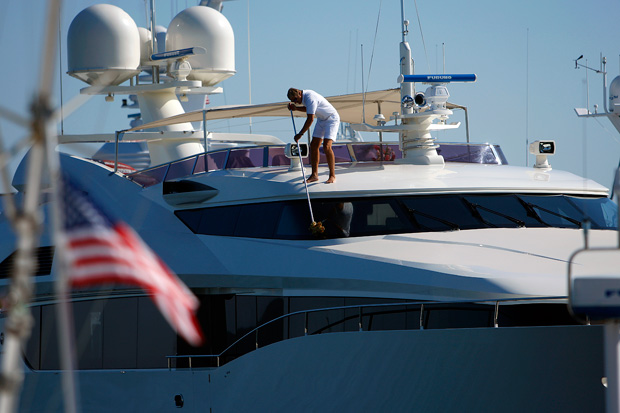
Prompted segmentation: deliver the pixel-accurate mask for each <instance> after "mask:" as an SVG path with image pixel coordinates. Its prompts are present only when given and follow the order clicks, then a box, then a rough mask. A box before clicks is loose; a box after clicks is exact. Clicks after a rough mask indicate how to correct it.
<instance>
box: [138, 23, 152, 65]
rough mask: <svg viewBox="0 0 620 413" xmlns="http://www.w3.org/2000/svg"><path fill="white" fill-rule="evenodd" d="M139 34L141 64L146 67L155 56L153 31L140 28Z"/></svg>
mask: <svg viewBox="0 0 620 413" xmlns="http://www.w3.org/2000/svg"><path fill="white" fill-rule="evenodd" d="M138 33H139V34H140V64H141V65H143V66H144V65H145V64H146V63H147V62H149V61H150V59H151V55H152V54H153V45H152V43H151V42H152V37H151V31H150V30H149V29H146V28H144V27H138Z"/></svg>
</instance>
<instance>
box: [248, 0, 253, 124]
mask: <svg viewBox="0 0 620 413" xmlns="http://www.w3.org/2000/svg"><path fill="white" fill-rule="evenodd" d="M250 60H251V59H250V0H248V93H249V99H250V105H251V104H252V67H251V65H250ZM250 133H252V118H251V117H250Z"/></svg>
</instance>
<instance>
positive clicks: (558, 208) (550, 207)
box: [520, 195, 600, 228]
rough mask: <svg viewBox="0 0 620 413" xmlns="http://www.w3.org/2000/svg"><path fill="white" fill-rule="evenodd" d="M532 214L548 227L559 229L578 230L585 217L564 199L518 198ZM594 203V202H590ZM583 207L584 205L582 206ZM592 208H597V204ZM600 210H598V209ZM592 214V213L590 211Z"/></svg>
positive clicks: (554, 197)
mask: <svg viewBox="0 0 620 413" xmlns="http://www.w3.org/2000/svg"><path fill="white" fill-rule="evenodd" d="M520 198H521V199H522V200H523V201H524V202H525V203H526V205H527V206H528V207H530V208H531V209H532V210H533V212H534V213H535V214H536V215H537V216H538V217H539V219H540V220H542V222H543V223H545V224H546V225H548V226H552V227H559V228H579V227H580V225H581V221H583V219H584V218H585V215H584V214H583V213H582V212H581V211H580V210H579V209H577V208H575V206H574V204H572V203H570V202H569V201H568V200H567V199H566V197H564V196H561V195H558V196H526V195H523V196H520ZM590 201H594V200H590ZM584 206H585V205H584ZM593 207H597V208H598V207H599V206H598V204H595V205H593ZM599 210H600V208H599ZM592 212H594V211H593V210H592Z"/></svg>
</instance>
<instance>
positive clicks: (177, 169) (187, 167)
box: [166, 157, 196, 181]
mask: <svg viewBox="0 0 620 413" xmlns="http://www.w3.org/2000/svg"><path fill="white" fill-rule="evenodd" d="M195 163H196V157H193V158H189V159H185V160H182V161H178V162H173V163H171V164H170V168H169V169H168V173H167V174H166V181H169V180H171V179H176V178H181V177H184V176H188V175H191V174H192V171H193V170H194V164H195Z"/></svg>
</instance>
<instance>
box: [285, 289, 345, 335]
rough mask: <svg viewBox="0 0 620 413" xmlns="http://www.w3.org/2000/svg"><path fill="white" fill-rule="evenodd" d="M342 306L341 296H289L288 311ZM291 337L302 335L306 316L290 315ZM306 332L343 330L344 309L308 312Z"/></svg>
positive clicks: (316, 332)
mask: <svg viewBox="0 0 620 413" xmlns="http://www.w3.org/2000/svg"><path fill="white" fill-rule="evenodd" d="M342 306H344V298H342V297H291V299H290V311H291V312H295V311H302V310H310V309H314V308H330V307H342ZM289 326H290V327H289V328H290V330H289V331H290V334H291V337H298V336H303V335H304V329H305V328H306V316H305V315H304V314H299V315H295V316H291V317H290V324H289ZM307 327H308V334H323V333H333V332H342V331H344V309H336V310H327V311H319V312H312V313H308V324H307Z"/></svg>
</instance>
